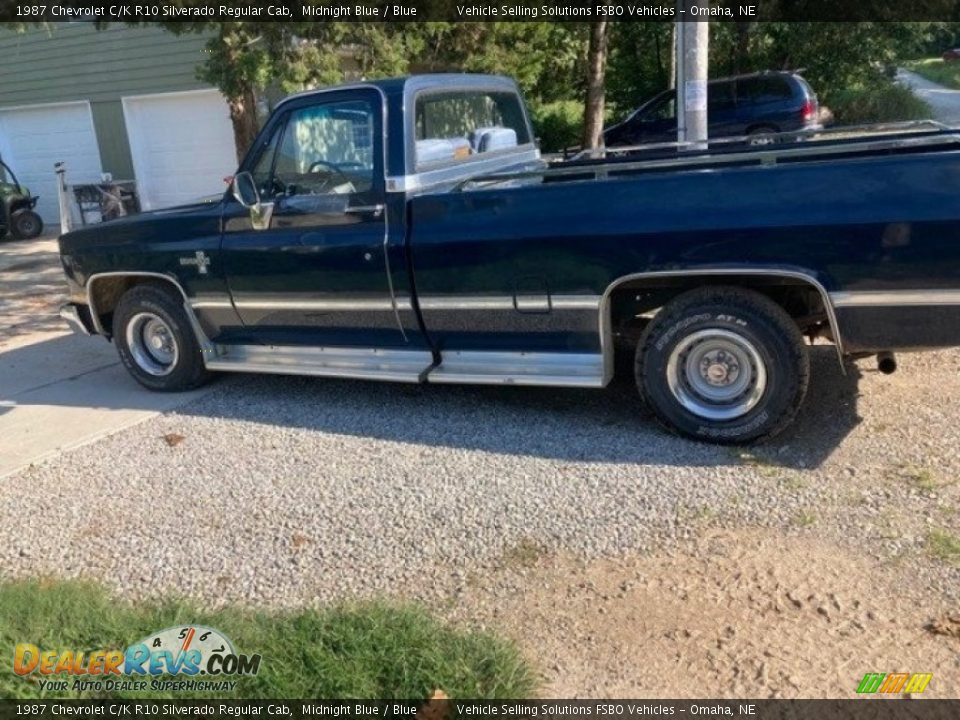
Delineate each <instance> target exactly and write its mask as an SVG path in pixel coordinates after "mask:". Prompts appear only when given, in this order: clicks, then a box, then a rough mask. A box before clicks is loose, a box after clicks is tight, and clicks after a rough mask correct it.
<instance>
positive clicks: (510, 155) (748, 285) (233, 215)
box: [60, 75, 960, 443]
mask: <svg viewBox="0 0 960 720" xmlns="http://www.w3.org/2000/svg"><path fill="white" fill-rule="evenodd" d="M60 253H61V257H62V263H63V267H64V270H65V271H66V276H67V279H68V284H69V293H70V298H69V300H70V302H69V303H68V304H67V305H65V306H64V307H63V309H62V314H63V316H64V317H65V318H67V319H69V320H70V321H71V322H73V323H74V324H75V326H76V327H77V328H79V329H80V330H82V331H83V332H86V333H91V334H98V335H102V336H105V337H107V338H109V339H112V340H113V342H114V343H115V344H116V346H117V349H118V351H119V354H120V357H121V358H122V360H123V363H124V364H125V365H126V367H127V368H128V369H129V371H130V373H131V374H132V375H133V377H134V378H136V379H137V380H138V381H139V382H140V383H142V384H143V385H144V386H146V387H147V388H150V389H151V390H159V391H177V390H184V389H187V388H192V387H195V386H197V385H199V384H200V383H202V382H204V381H205V380H206V379H207V378H208V377H209V376H210V375H211V374H212V373H213V372H216V371H243V372H270V373H290V374H303V375H317V376H334V377H352V378H365V379H377V380H395V381H405V382H420V383H423V382H428V383H507V384H517V385H543V386H558V387H561V386H562V387H590V388H602V387H604V386H605V385H607V384H608V383H609V382H610V380H611V378H612V376H613V368H614V353H615V351H616V350H617V349H618V348H624V347H626V348H629V351H630V352H632V353H633V358H634V361H633V368H634V373H635V377H636V385H637V388H638V389H639V392H640V394H641V396H642V397H643V398H644V400H645V401H646V402H647V403H648V404H649V406H650V407H651V408H652V410H653V411H654V413H655V414H656V415H657V417H659V418H660V419H661V420H662V421H663V422H664V423H665V424H666V425H667V426H668V427H669V428H671V429H674V430H676V431H678V432H681V433H683V434H686V435H688V436H691V437H694V438H697V439H701V440H705V441H710V442H730V443H743V442H749V441H753V440H757V439H759V438H764V437H768V436H771V435H773V434H775V433H776V432H778V431H779V430H781V429H782V428H784V427H785V426H786V425H787V424H788V423H789V422H790V421H791V420H792V419H793V417H794V416H795V414H796V412H797V410H798V408H799V407H800V405H801V402H802V401H803V398H804V395H805V393H806V390H807V381H808V375H809V361H808V346H809V345H810V344H811V343H813V342H814V341H816V340H818V339H819V340H820V341H821V342H822V341H826V342H830V343H832V344H833V345H835V346H836V351H837V355H838V358H839V360H840V362H841V363H842V362H843V361H844V358H846V357H864V356H867V355H873V354H876V355H877V356H878V358H879V362H880V367H881V369H885V370H892V369H893V368H894V367H895V359H894V356H893V352H894V351H899V350H922V349H926V348H936V347H943V346H951V345H957V344H960V134H958V133H955V132H951V131H947V130H944V129H940V128H937V127H932V126H921V127H893V128H886V129H885V131H875V132H870V133H859V134H851V133H843V134H833V135H823V136H816V137H809V138H806V139H805V142H790V143H787V142H781V143H777V144H771V145H764V146H760V147H752V148H750V147H744V146H743V145H742V144H737V143H733V144H731V145H730V147H729V148H727V149H724V148H723V147H718V146H715V145H713V144H711V146H710V148H709V149H706V150H703V149H697V148H696V147H686V148H683V147H681V148H677V149H675V151H673V152H671V153H668V154H666V155H664V154H663V153H660V154H659V155H654V156H649V157H647V156H644V155H643V153H640V154H639V155H632V154H630V153H621V154H619V155H618V156H617V157H616V158H607V159H603V158H600V159H597V158H593V159H585V160H577V161H571V162H566V163H556V164H550V163H546V162H544V161H543V160H542V159H541V157H540V155H539V152H538V150H537V146H536V142H535V138H534V136H533V133H532V129H531V125H530V121H529V116H528V114H527V111H526V109H525V107H524V104H523V101H522V98H521V96H520V94H519V92H518V90H517V88H516V85H515V84H514V83H513V81H511V80H510V79H508V78H503V77H497V76H483V75H427V76H416V77H410V78H404V79H392V80H383V81H378V82H363V83H358V84H354V85H348V86H343V87H336V88H331V89H325V90H318V91H311V92H307V93H303V94H299V95H295V96H292V97H289V98H287V99H286V100H284V101H283V102H281V103H280V104H279V105H278V106H277V107H276V109H275V111H274V113H273V114H272V116H271V118H270V119H269V121H268V122H267V123H266V125H265V127H264V128H263V130H262V132H261V133H260V135H259V136H258V138H257V139H256V141H255V143H254V145H253V147H252V148H251V150H250V151H249V153H248V155H247V157H246V158H245V159H244V161H243V163H242V164H241V166H240V168H239V170H238V171H237V174H236V176H235V177H234V179H233V183H232V186H231V188H230V189H229V190H228V191H227V192H225V193H224V195H223V197H222V198H221V199H219V200H218V201H215V202H206V203H199V204H195V205H191V206H186V207H177V208H171V209H167V210H159V211H155V212H149V213H144V214H141V215H138V216H134V217H128V218H122V219H119V220H115V221H111V222H108V223H103V224H100V225H97V226H92V227H86V228H82V229H79V230H76V231H74V232H69V233H67V234H65V235H63V236H62V237H61V238H60Z"/></svg>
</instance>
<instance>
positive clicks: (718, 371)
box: [667, 328, 767, 421]
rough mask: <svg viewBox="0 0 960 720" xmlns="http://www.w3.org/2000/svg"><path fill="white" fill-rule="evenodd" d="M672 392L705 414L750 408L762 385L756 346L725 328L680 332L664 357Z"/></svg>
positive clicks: (718, 416)
mask: <svg viewBox="0 0 960 720" xmlns="http://www.w3.org/2000/svg"><path fill="white" fill-rule="evenodd" d="M667 384H668V385H669V387H670V392H671V393H673V396H674V398H676V399H677V401H678V402H679V403H680V404H681V405H682V406H683V407H684V408H686V409H687V410H689V411H690V412H691V413H693V414H694V415H697V416H698V417H701V418H704V419H705V420H715V421H723V420H734V419H736V418H739V417H743V416H744V415H746V414H747V413H748V412H750V410H752V409H753V408H754V407H755V406H756V404H757V403H758V402H760V398H761V397H763V393H764V391H765V390H766V389H767V368H766V366H765V365H764V363H763V359H762V358H761V357H760V353H759V351H758V350H757V348H756V346H754V344H753V343H752V342H750V341H749V340H748V339H747V338H745V337H744V336H742V335H739V334H737V333H735V332H731V331H729V330H721V329H719V328H713V329H709V330H700V331H698V332H695V333H693V334H691V335H688V336H687V337H685V338H683V339H682V340H681V341H680V342H679V343H677V346H676V347H675V348H674V349H673V352H671V353H670V359H669V360H668V361H667Z"/></svg>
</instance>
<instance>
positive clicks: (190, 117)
mask: <svg viewBox="0 0 960 720" xmlns="http://www.w3.org/2000/svg"><path fill="white" fill-rule="evenodd" d="M123 112H124V119H125V120H126V123H127V136H128V137H129V138H130V151H131V154H132V155H133V169H134V172H135V173H136V176H137V187H138V188H139V191H140V202H141V205H142V206H143V209H144V210H153V209H156V208H164V207H170V206H172V205H180V204H182V203H187V202H190V201H192V200H196V199H198V198H201V197H203V196H208V195H213V194H217V193H222V192H223V191H224V187H225V186H224V184H223V178H224V177H225V176H227V175H231V174H233V173H234V172H236V169H237V151H236V146H235V145H234V140H233V125H232V124H231V122H230V111H229V110H228V108H227V103H226V101H225V100H224V99H223V96H222V95H221V94H220V93H219V91H217V90H198V91H194V92H183V93H165V94H162V95H142V96H139V97H127V98H124V99H123Z"/></svg>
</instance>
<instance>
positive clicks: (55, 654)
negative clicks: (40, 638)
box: [13, 625, 260, 692]
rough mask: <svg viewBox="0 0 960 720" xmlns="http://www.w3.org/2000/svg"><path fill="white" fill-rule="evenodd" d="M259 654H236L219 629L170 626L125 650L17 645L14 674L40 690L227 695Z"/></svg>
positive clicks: (254, 668)
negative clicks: (34, 681)
mask: <svg viewBox="0 0 960 720" xmlns="http://www.w3.org/2000/svg"><path fill="white" fill-rule="evenodd" d="M259 670H260V656H259V655H243V654H240V653H238V652H237V651H236V650H235V649H234V647H233V643H232V642H230V640H229V639H228V638H227V637H226V636H225V635H224V634H223V633H221V632H220V631H219V630H215V629H213V628H209V627H204V626H202V625H187V626H179V627H171V628H167V629H166V630H161V631H160V632H157V633H154V634H152V635H148V636H147V637H145V638H143V639H142V640H140V641H139V642H136V643H134V644H133V645H130V646H129V647H128V648H127V649H126V650H110V649H105V650H92V651H87V650H45V649H41V648H39V647H38V646H36V645H34V644H32V643H18V644H17V646H16V648H15V649H14V653H13V671H14V672H15V673H16V674H17V675H21V676H28V675H31V674H34V673H36V674H37V675H39V676H41V677H40V678H39V679H38V680H37V682H38V685H39V687H40V689H41V690H50V691H56V690H61V691H63V690H76V691H84V690H87V691H91V690H93V691H130V690H133V691H136V690H152V691H158V690H159V691H170V690H211V691H217V692H223V691H228V690H233V689H234V688H235V687H236V685H237V681H236V680H233V679H231V678H234V677H238V676H244V675H256V674H257V672H259Z"/></svg>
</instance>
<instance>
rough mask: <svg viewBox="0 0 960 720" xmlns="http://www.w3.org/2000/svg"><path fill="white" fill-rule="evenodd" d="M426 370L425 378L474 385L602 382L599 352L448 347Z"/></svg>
mask: <svg viewBox="0 0 960 720" xmlns="http://www.w3.org/2000/svg"><path fill="white" fill-rule="evenodd" d="M442 357H443V361H442V362H441V363H440V365H438V366H437V367H435V368H434V369H433V370H431V371H430V374H429V375H428V376H427V382H431V383H468V384H476V385H500V384H513V385H549V386H552V387H590V388H600V387H603V386H604V384H605V383H604V373H603V369H604V365H603V355H600V354H594V353H528V352H484V351H448V352H444V353H443V354H442Z"/></svg>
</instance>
